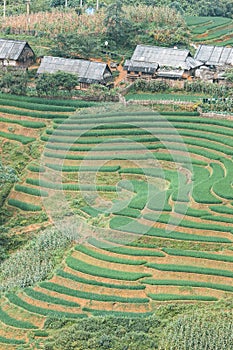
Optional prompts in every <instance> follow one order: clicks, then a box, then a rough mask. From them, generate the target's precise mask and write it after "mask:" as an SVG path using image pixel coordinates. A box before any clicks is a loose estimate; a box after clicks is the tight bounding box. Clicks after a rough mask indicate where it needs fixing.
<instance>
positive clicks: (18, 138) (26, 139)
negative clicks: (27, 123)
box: [0, 131, 36, 145]
mask: <svg viewBox="0 0 233 350" xmlns="http://www.w3.org/2000/svg"><path fill="white" fill-rule="evenodd" d="M0 137H3V138H5V139H9V140H14V141H18V142H21V143H22V144H23V145H26V144H27V143H30V142H33V141H35V140H36V139H35V138H34V137H27V136H23V135H17V134H10V133H8V132H4V131H0Z"/></svg>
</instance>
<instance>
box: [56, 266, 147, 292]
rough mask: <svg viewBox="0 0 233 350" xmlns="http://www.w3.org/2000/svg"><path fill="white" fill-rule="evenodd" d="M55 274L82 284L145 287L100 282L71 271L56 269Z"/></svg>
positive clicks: (120, 287)
mask: <svg viewBox="0 0 233 350" xmlns="http://www.w3.org/2000/svg"><path fill="white" fill-rule="evenodd" d="M56 274H57V276H61V277H63V278H66V279H70V280H72V281H75V282H78V283H83V284H90V285H92V286H99V287H105V288H114V289H129V290H144V289H145V288H146V287H145V286H143V285H137V284H127V285H126V284H114V283H106V282H100V281H96V280H87V279H86V278H82V277H78V276H76V275H73V274H72V273H68V272H65V271H63V270H58V271H57V272H56Z"/></svg>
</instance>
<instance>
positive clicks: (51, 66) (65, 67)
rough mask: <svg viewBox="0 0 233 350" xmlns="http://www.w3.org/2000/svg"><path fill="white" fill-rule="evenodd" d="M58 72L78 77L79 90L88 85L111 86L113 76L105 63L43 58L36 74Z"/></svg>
mask: <svg viewBox="0 0 233 350" xmlns="http://www.w3.org/2000/svg"><path fill="white" fill-rule="evenodd" d="M58 71H62V72H66V73H71V74H75V75H77V76H78V80H79V83H80V88H82V89H85V88H88V87H89V86H90V84H102V85H106V86H108V85H111V83H112V82H113V76H112V73H111V70H110V68H109V66H108V65H107V64H106V63H101V62H94V61H87V60H82V59H69V58H62V57H52V56H45V57H44V58H42V61H41V64H40V67H39V69H38V71H37V74H42V73H56V72H58Z"/></svg>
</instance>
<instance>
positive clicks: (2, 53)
mask: <svg viewBox="0 0 233 350" xmlns="http://www.w3.org/2000/svg"><path fill="white" fill-rule="evenodd" d="M26 46H27V47H29V48H30V49H31V47H30V46H29V44H28V43H27V42H26V41H19V40H6V39H0V59H1V60H4V59H8V60H14V61H17V60H18V58H19V57H20V55H21V53H22V51H23V50H24V48H25V47H26ZM31 50H32V49H31ZM32 52H33V50H32Z"/></svg>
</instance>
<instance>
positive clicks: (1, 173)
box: [0, 160, 18, 188]
mask: <svg viewBox="0 0 233 350" xmlns="http://www.w3.org/2000/svg"><path fill="white" fill-rule="evenodd" d="M16 181H18V177H17V173H16V171H15V170H14V169H13V168H11V167H9V166H4V165H3V164H2V162H1V160H0V188H1V187H2V186H3V185H4V184H5V183H14V182H16Z"/></svg>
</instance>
